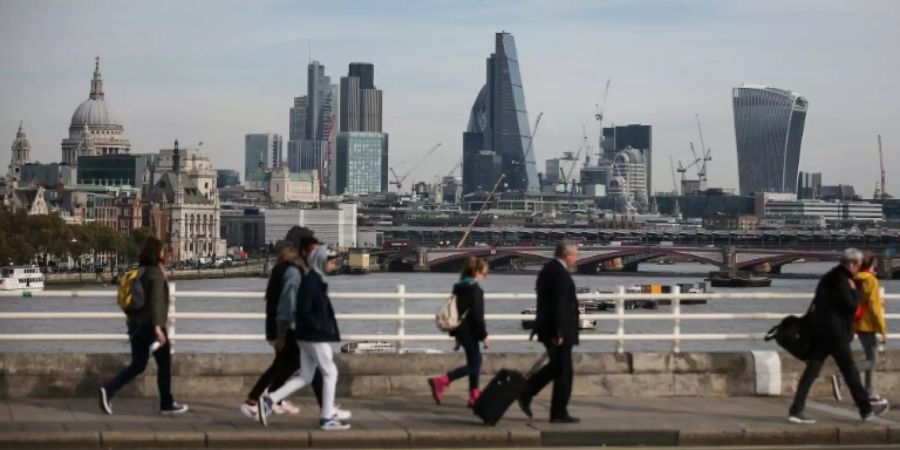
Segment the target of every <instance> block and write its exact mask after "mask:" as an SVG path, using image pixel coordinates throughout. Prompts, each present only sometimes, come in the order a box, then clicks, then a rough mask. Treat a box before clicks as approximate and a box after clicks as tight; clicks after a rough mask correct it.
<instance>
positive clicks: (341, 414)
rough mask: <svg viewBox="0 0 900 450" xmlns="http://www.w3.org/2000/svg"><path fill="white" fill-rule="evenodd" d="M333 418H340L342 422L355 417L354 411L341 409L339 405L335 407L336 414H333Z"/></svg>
mask: <svg viewBox="0 0 900 450" xmlns="http://www.w3.org/2000/svg"><path fill="white" fill-rule="evenodd" d="M331 418H332V419H333V420H338V421H341V422H344V421H347V420H350V419H352V418H353V413H352V412H350V411H347V410H346V409H340V408H338V407H336V406H335V407H334V414H333V415H332V416H331Z"/></svg>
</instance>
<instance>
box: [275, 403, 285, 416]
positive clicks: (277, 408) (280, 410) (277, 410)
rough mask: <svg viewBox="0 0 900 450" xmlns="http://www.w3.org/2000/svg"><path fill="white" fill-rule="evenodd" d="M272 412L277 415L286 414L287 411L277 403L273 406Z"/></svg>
mask: <svg viewBox="0 0 900 450" xmlns="http://www.w3.org/2000/svg"><path fill="white" fill-rule="evenodd" d="M272 412H273V413H275V414H284V413H285V410H284V408H282V407H281V403H275V404H273V405H272Z"/></svg>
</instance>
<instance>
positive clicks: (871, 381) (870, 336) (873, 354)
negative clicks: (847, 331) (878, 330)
mask: <svg viewBox="0 0 900 450" xmlns="http://www.w3.org/2000/svg"><path fill="white" fill-rule="evenodd" d="M857 336H859V343H860V344H862V348H863V353H864V354H865V355H866V362H865V363H863V364H860V365H859V368H860V369H863V370H865V371H866V393H867V394H869V396H870V397H871V396H872V395H874V394H875V366H876V365H878V337H877V336H876V335H875V333H857Z"/></svg>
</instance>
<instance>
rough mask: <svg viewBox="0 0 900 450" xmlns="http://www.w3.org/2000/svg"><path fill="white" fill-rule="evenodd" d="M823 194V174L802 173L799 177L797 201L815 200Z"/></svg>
mask: <svg viewBox="0 0 900 450" xmlns="http://www.w3.org/2000/svg"><path fill="white" fill-rule="evenodd" d="M821 194H822V173H821V172H818V173H809V172H800V176H799V177H797V199H798V200H815V199H818V198H819V197H820V196H821Z"/></svg>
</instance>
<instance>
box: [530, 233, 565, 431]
mask: <svg viewBox="0 0 900 450" xmlns="http://www.w3.org/2000/svg"><path fill="white" fill-rule="evenodd" d="M554 257H555V258H554V259H553V260H552V261H549V262H547V263H546V264H544V268H543V269H541V273H540V274H538V278H537V283H536V286H535V290H536V291H537V314H536V317H535V322H534V334H537V336H538V339H540V341H541V343H542V344H544V347H545V348H546V349H547V356H549V361H548V362H547V365H545V366H544V367H542V368H541V369H540V370H538V371H537V372H535V373H534V375H532V376H531V377H530V378H529V379H528V382H527V385H526V387H525V391H524V392H523V393H522V397H521V398H519V407H520V408H522V412H524V413H525V415H527V416H528V417H532V414H531V399H532V398H533V397H534V396H535V395H537V394H538V393H539V392H540V391H541V389H543V388H544V386H546V385H547V384H548V383H550V382H551V381H553V397H552V400H551V402H550V422H551V423H578V422H579V420H578V418H576V417H572V416H570V415H569V411H568V405H569V397H571V396H572V347H573V346H575V345H578V298H577V296H576V295H575V282H574V281H573V280H572V275H571V274H570V273H569V269H570V268H572V267H575V263H576V261H577V260H578V247H577V246H576V245H575V244H574V243H572V242H570V241H563V242H560V243H559V245H557V246H556V251H555V253H554Z"/></svg>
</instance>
